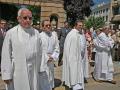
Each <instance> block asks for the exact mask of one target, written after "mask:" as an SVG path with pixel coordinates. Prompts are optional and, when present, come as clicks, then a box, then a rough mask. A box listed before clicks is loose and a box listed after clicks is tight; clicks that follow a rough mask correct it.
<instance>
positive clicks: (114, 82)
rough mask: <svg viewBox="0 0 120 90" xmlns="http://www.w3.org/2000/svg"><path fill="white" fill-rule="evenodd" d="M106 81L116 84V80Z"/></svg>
mask: <svg viewBox="0 0 120 90" xmlns="http://www.w3.org/2000/svg"><path fill="white" fill-rule="evenodd" d="M107 82H108V83H111V84H116V81H114V80H112V81H107Z"/></svg>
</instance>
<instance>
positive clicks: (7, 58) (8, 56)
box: [1, 33, 13, 80]
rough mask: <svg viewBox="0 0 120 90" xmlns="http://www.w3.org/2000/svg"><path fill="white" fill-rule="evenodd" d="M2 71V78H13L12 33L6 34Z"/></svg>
mask: <svg viewBox="0 0 120 90" xmlns="http://www.w3.org/2000/svg"><path fill="white" fill-rule="evenodd" d="M1 73H2V79H3V80H8V79H12V76H13V67H12V42H11V39H10V33H7V34H6V37H5V39H4V42H3V47H2V60H1Z"/></svg>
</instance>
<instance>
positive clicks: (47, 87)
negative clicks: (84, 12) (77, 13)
mask: <svg viewBox="0 0 120 90" xmlns="http://www.w3.org/2000/svg"><path fill="white" fill-rule="evenodd" d="M32 18H33V17H32V12H31V11H30V10H29V9H27V8H20V9H19V10H18V15H17V20H18V23H19V24H18V25H16V26H14V27H13V28H11V29H9V30H8V29H7V28H6V27H7V21H6V20H3V19H0V59H1V64H0V65H1V75H2V80H4V82H5V85H6V90H54V88H55V85H54V78H55V77H54V62H55V61H58V66H61V65H62V82H64V85H65V86H67V87H68V88H72V90H84V89H85V88H84V84H85V83H88V82H87V79H88V78H89V72H90V70H89V64H90V61H91V60H94V62H95V63H94V71H93V72H92V73H91V74H92V77H93V79H94V80H95V81H97V82H108V83H112V84H116V81H114V79H113V73H114V66H113V60H120V55H119V53H120V31H119V30H111V29H110V28H109V27H108V26H103V27H101V28H99V29H97V30H90V29H87V28H85V26H84V22H83V21H81V20H77V21H75V24H74V27H73V28H70V27H69V23H68V22H67V21H65V22H64V27H63V28H60V29H56V30H52V26H51V22H50V20H43V21H42V23H41V24H42V29H40V30H41V31H40V32H38V30H37V29H35V28H33V26H32Z"/></svg>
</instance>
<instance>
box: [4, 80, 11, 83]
mask: <svg viewBox="0 0 120 90" xmlns="http://www.w3.org/2000/svg"><path fill="white" fill-rule="evenodd" d="M4 82H5V84H10V83H11V82H12V79H9V80H4Z"/></svg>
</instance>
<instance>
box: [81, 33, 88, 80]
mask: <svg viewBox="0 0 120 90" xmlns="http://www.w3.org/2000/svg"><path fill="white" fill-rule="evenodd" d="M80 46H81V47H80V49H81V57H82V63H83V73H84V78H89V69H88V68H89V67H88V65H89V61H88V52H87V41H86V38H85V35H84V34H80Z"/></svg>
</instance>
